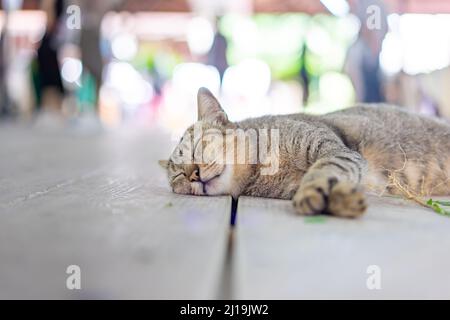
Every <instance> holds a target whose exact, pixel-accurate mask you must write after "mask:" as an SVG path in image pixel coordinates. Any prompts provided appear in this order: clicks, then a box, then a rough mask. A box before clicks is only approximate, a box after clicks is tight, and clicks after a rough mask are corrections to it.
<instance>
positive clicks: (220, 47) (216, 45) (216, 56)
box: [208, 16, 228, 81]
mask: <svg viewBox="0 0 450 320" xmlns="http://www.w3.org/2000/svg"><path fill="white" fill-rule="evenodd" d="M220 20H221V17H220V16H217V17H216V18H215V20H214V26H215V34H214V41H213V44H212V47H211V50H210V51H209V53H208V64H209V65H212V66H214V67H216V68H217V70H218V71H219V74H220V81H222V79H223V75H224V73H225V70H226V69H227V68H228V60H227V48H228V43H227V39H226V38H225V36H224V35H223V34H222V33H221V31H220Z"/></svg>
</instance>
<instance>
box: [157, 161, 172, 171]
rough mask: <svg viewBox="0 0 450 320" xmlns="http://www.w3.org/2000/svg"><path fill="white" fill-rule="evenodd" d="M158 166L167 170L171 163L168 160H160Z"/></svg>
mask: <svg viewBox="0 0 450 320" xmlns="http://www.w3.org/2000/svg"><path fill="white" fill-rule="evenodd" d="M158 164H159V165H160V166H161V167H162V168H163V169H167V168H168V167H169V161H167V160H159V161H158Z"/></svg>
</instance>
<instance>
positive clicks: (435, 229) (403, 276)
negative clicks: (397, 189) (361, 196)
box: [233, 197, 450, 299]
mask: <svg viewBox="0 0 450 320" xmlns="http://www.w3.org/2000/svg"><path fill="white" fill-rule="evenodd" d="M369 203H370V208H369V210H368V212H367V214H366V215H365V216H364V217H363V218H361V219H359V220H345V219H339V218H333V217H326V218H315V219H311V218H304V217H299V216H295V214H294V212H293V209H292V207H291V203H290V201H282V200H272V199H257V198H241V199H240V200H239V204H238V215H237V226H236V230H235V233H236V234H235V239H234V246H235V248H236V252H235V253H234V256H233V263H234V265H233V268H234V270H235V273H234V289H235V296H236V297H237V298H243V299H283V298H286V299H293V298H294V299H305V298H306V299H309V298H320V299H322V298H344V299H345V298H355V299H381V298H387V299H391V298H425V299H429V298H445V299H449V298H450V273H449V272H448V270H450V254H449V248H450V232H449V230H450V218H448V217H444V216H440V215H438V214H436V213H434V212H433V211H430V210H427V209H422V208H420V207H418V206H416V205H415V204H412V203H409V202H406V201H404V200H401V199H393V198H378V197H370V199H369ZM371 265H376V266H378V267H379V268H380V269H379V270H381V273H380V274H381V277H380V280H381V282H380V283H381V290H369V289H368V287H367V284H366V282H367V280H368V278H369V277H370V276H371V275H373V274H374V273H372V272H373V271H371V270H370V271H369V272H370V274H369V273H368V270H367V268H368V266H371ZM371 279H373V278H371Z"/></svg>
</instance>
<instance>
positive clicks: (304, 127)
mask: <svg viewBox="0 0 450 320" xmlns="http://www.w3.org/2000/svg"><path fill="white" fill-rule="evenodd" d="M197 98H198V122H197V123H196V124H195V125H193V126H191V127H190V128H188V129H187V131H186V133H185V135H184V136H183V138H182V140H181V141H180V143H179V145H178V146H177V147H176V148H175V150H174V152H173V153H172V155H171V157H170V159H169V161H165V162H164V163H162V164H163V165H164V167H165V168H167V171H168V177H169V181H170V185H171V187H172V189H173V191H174V192H175V193H180V194H193V195H209V196H214V195H231V196H233V197H234V198H237V197H239V196H241V195H245V196H256V197H268V198H280V199H292V201H293V205H294V208H295V211H296V212H297V213H298V214H301V215H314V214H320V213H327V214H331V215H335V216H340V217H348V218H353V217H358V216H360V215H361V214H363V213H364V212H365V210H366V208H367V205H366V201H365V195H364V190H365V189H366V190H373V191H377V192H380V193H382V192H387V193H390V194H399V193H401V192H400V190H399V188H398V185H400V186H401V187H402V188H404V189H407V190H408V191H410V192H412V193H414V194H420V195H430V194H433V195H450V180H449V177H448V175H449V174H450V125H449V124H447V123H446V122H444V121H441V120H438V119H432V118H428V117H424V116H419V115H417V114H413V113H410V112H407V111H404V110H402V109H400V108H397V107H392V106H387V105H366V106H355V107H352V108H348V109H345V110H342V111H338V112H334V113H330V114H326V115H322V116H313V115H306V114H291V115H278V116H264V117H260V118H254V119H247V120H244V121H241V122H237V123H233V122H231V121H229V120H228V117H227V115H226V113H225V112H224V110H223V109H222V108H221V106H220V104H219V102H218V101H217V100H216V98H215V97H214V96H213V95H212V94H211V92H210V91H208V90H207V89H205V88H201V89H200V90H199V91H198V97H197ZM196 128H200V129H201V130H202V131H201V132H202V133H201V134H200V135H199V134H198V133H197V134H196V133H195V132H194V131H195V130H196ZM261 129H263V130H266V131H267V130H276V132H278V134H279V136H278V141H276V142H277V144H278V145H277V150H276V153H275V155H276V157H277V161H278V162H277V164H278V165H279V168H278V170H276V172H273V173H272V174H262V172H263V171H262V170H261V169H262V168H263V167H265V166H267V162H264V163H262V162H258V163H254V162H249V161H247V162H245V161H244V162H238V161H235V162H233V161H231V162H226V161H223V162H220V161H217V159H218V158H219V157H218V155H220V156H222V155H223V151H221V150H223V149H224V145H226V143H227V141H228V142H229V140H230V139H231V140H232V141H235V139H236V137H233V138H229V137H228V135H226V133H227V132H230V131H231V132H232V131H233V130H254V131H253V132H256V134H257V135H258V137H257V138H258V139H259V140H257V141H262V138H263V137H262V136H261V132H264V131H261ZM207 136H209V138H208V137H207ZM212 136H215V138H220V139H211V137H212ZM274 141H275V140H273V141H272V140H271V142H269V148H270V144H271V143H272V147H273V146H274ZM244 142H245V143H244V146H245V149H244V150H245V152H246V153H247V156H251V155H252V153H253V155H255V154H259V155H261V153H258V152H259V151H261V150H259V149H260V148H261V146H260V145H258V146H257V147H256V148H253V149H252V150H251V148H250V144H251V143H250V138H249V136H247V137H246V138H245V140H244ZM226 148H227V147H225V149H226ZM233 148H234V147H233ZM200 149H201V151H199V150H200ZM233 150H234V151H236V149H233ZM199 152H200V153H201V152H203V153H206V157H205V156H204V157H200V158H198V157H197V154H198V153H199ZM241 153H242V150H241ZM238 156H239V153H238V154H235V155H233V156H232V157H233V160H236V158H237V157H238ZM183 159H184V160H183ZM198 159H202V160H203V161H198ZM205 159H207V161H205ZM245 159H247V160H248V159H249V157H245ZM189 160H193V161H189ZM260 160H261V159H260ZM393 181H395V182H396V184H397V186H395V185H394V184H393V183H392V182H393Z"/></svg>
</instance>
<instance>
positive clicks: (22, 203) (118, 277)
mask: <svg viewBox="0 0 450 320" xmlns="http://www.w3.org/2000/svg"><path fill="white" fill-rule="evenodd" d="M169 142H170V141H169V139H168V137H165V136H161V135H160V134H158V135H154V134H135V135H133V134H112V133H103V134H98V135H94V136H76V135H73V134H68V133H59V134H50V133H39V132H35V131H33V130H30V129H20V128H16V127H4V126H3V127H1V126H0V298H69V299H70V298H126V299H127V298H138V299H140V298H153V299H162V298H192V299H196V298H216V297H217V296H220V294H221V293H220V282H221V279H222V273H223V265H224V262H223V260H224V259H225V254H226V248H227V239H228V232H229V219H230V206H231V202H230V198H229V197H219V198H207V197H190V196H177V195H174V194H172V193H171V191H170V189H169V187H168V185H167V181H166V177H165V174H164V172H163V170H162V169H161V168H159V167H158V165H157V160H158V159H160V158H161V157H165V156H167V155H168V150H169V149H170V143H169ZM69 265H78V266H80V268H81V286H82V289H81V290H68V289H67V288H66V279H67V277H68V276H69V275H68V274H66V268H67V267H68V266H69Z"/></svg>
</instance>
